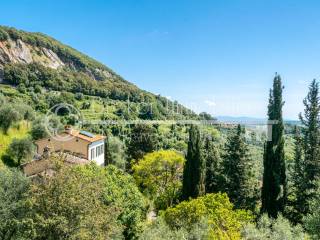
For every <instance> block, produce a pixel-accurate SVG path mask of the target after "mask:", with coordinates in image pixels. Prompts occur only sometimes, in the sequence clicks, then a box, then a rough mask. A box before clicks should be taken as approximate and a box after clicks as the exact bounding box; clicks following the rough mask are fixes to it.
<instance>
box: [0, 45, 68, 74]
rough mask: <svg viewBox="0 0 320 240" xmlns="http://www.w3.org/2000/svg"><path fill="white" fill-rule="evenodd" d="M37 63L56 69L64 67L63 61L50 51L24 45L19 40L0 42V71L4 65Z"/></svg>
mask: <svg viewBox="0 0 320 240" xmlns="http://www.w3.org/2000/svg"><path fill="white" fill-rule="evenodd" d="M33 62H34V63H39V64H41V65H44V66H46V67H50V68H53V69H57V68H59V67H62V66H64V65H65V64H64V63H63V61H62V60H61V59H60V58H59V57H58V56H57V54H56V53H54V52H53V51H52V50H50V49H46V48H43V47H35V46H31V45H30V44H26V43H24V42H23V41H21V40H20V39H18V40H16V41H14V40H12V39H8V40H6V41H2V42H0V69H1V67H3V66H4V64H6V63H33Z"/></svg>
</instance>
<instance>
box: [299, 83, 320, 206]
mask: <svg viewBox="0 0 320 240" xmlns="http://www.w3.org/2000/svg"><path fill="white" fill-rule="evenodd" d="M303 104H304V106H305V110H304V114H303V116H302V114H301V113H300V120H301V122H302V124H303V126H304V129H303V147H304V155H305V161H304V176H305V180H304V183H305V189H302V190H304V199H305V205H306V212H308V211H309V210H308V209H309V206H308V204H309V202H310V201H311V200H312V198H313V195H314V193H315V191H316V190H317V184H316V181H317V180H318V179H319V177H320V154H319V144H320V136H319V133H320V131H319V130H320V127H319V112H320V106H319V85H318V83H317V82H316V80H313V81H312V83H311V85H310V87H309V92H308V95H307V97H306V98H305V99H304V100H303Z"/></svg>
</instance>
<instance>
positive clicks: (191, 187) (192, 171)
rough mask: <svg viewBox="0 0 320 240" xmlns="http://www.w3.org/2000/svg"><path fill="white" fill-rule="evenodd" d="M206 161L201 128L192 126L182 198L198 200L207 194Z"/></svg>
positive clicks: (184, 171)
mask: <svg viewBox="0 0 320 240" xmlns="http://www.w3.org/2000/svg"><path fill="white" fill-rule="evenodd" d="M204 181H205V161H204V157H203V154H202V147H201V137H200V131H199V128H198V127H197V126H195V125H191V127H190V129H189V141H188V151H187V156H186V164H185V166H184V170H183V187H182V198H183V199H184V200H187V199H189V198H190V197H191V198H196V197H198V196H201V195H203V194H204V193H205V185H204Z"/></svg>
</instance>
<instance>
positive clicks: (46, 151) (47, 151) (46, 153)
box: [42, 146, 51, 159]
mask: <svg viewBox="0 0 320 240" xmlns="http://www.w3.org/2000/svg"><path fill="white" fill-rule="evenodd" d="M50 153H51V151H50V148H49V147H48V146H46V147H45V148H44V149H43V154H42V156H43V158H44V159H48V158H49V157H50Z"/></svg>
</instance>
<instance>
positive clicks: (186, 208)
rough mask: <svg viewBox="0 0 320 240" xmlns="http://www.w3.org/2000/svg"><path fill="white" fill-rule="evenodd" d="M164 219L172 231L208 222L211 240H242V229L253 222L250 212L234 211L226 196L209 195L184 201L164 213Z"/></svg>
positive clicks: (219, 194)
mask: <svg viewBox="0 0 320 240" xmlns="http://www.w3.org/2000/svg"><path fill="white" fill-rule="evenodd" d="M163 216H164V219H165V221H166V223H167V224H168V225H169V226H170V227H171V228H172V229H181V228H187V230H188V231H190V230H191V229H188V228H189V226H190V227H192V226H194V225H195V224H198V223H200V222H201V221H202V220H203V219H207V220H208V224H209V227H208V233H207V234H208V236H209V239H240V231H241V229H242V227H243V226H244V225H245V224H247V223H248V222H250V221H251V219H252V216H251V213H250V212H249V211H245V210H234V209H233V205H232V203H231V202H230V201H229V198H228V196H227V195H226V194H221V193H217V194H207V195H205V196H203V197H199V198H196V199H192V200H190V201H183V202H181V203H180V204H178V205H177V206H175V207H171V208H168V209H167V210H166V211H165V212H164V215H163Z"/></svg>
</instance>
